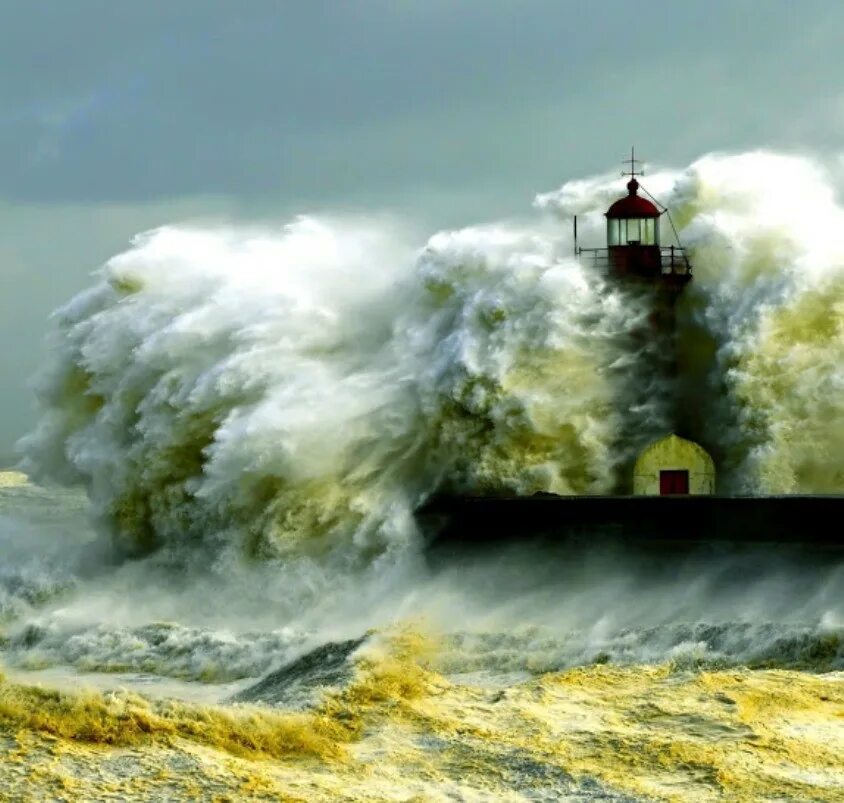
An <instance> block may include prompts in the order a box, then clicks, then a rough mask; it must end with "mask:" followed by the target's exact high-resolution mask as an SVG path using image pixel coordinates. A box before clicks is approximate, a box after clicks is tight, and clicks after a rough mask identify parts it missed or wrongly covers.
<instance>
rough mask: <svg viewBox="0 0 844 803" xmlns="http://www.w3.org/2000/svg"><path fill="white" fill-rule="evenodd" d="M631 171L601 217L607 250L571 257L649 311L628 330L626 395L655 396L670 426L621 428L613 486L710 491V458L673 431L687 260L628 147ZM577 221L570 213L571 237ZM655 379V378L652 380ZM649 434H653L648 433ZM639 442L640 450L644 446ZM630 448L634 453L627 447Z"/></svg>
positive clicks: (637, 401) (682, 413)
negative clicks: (635, 356)
mask: <svg viewBox="0 0 844 803" xmlns="http://www.w3.org/2000/svg"><path fill="white" fill-rule="evenodd" d="M625 164H627V165H629V170H627V171H625V172H623V173H622V176H625V177H629V181H628V182H627V195H625V196H623V197H621V198H619V199H618V200H616V201H615V202H614V203H613V204H612V205H611V206H610V207H609V209H607V211H606V212H605V213H604V217H605V218H606V220H607V243H606V247H605V248H578V247H577V245H575V253H576V255H577V257H578V258H579V259H580V260H581V261H583V262H585V263H587V264H591V265H592V266H594V267H595V268H597V269H598V270H600V271H601V272H603V273H604V274H605V275H607V276H609V277H611V278H612V279H613V280H614V281H616V282H618V283H619V284H620V285H622V286H623V287H625V288H626V289H627V290H628V291H629V292H630V293H631V294H633V295H634V296H638V297H640V298H642V299H644V302H645V303H646V304H648V306H649V309H650V315H649V316H648V320H649V323H648V324H646V325H645V326H644V327H638V328H637V329H636V330H635V331H631V332H629V333H628V335H629V337H630V339H631V341H632V342H634V343H637V344H638V345H639V346H640V347H643V346H646V348H641V349H640V353H641V354H643V355H645V356H643V357H640V362H639V365H640V370H642V371H643V376H642V377H641V380H642V381H641V382H639V383H638V384H635V385H634V386H633V387H634V392H635V394H636V395H635V397H634V398H632V399H628V400H627V401H628V403H629V404H630V405H631V407H636V408H640V409H644V408H645V407H647V406H648V405H649V404H653V403H654V401H655V394H659V395H658V398H659V403H660V405H661V406H662V408H663V409H664V410H665V411H666V412H665V417H666V420H667V422H668V425H669V429H668V431H665V432H663V433H662V437H659V435H660V433H658V432H652V433H651V436H652V439H651V442H650V443H649V444H647V445H646V446H645V444H644V443H643V442H642V441H643V439H644V438H645V437H647V434H646V433H644V432H643V431H642V430H641V428H640V426H639V425H638V424H637V423H636V422H635V421H634V420H632V419H631V420H630V421H629V423H628V426H627V427H626V429H625V431H623V432H622V433H621V436H620V442H619V444H618V445H619V448H620V449H621V450H622V453H626V454H627V459H626V460H625V463H624V465H623V466H622V475H623V476H621V477H620V478H619V479H620V484H619V491H620V492H621V493H624V494H629V493H634V494H644V495H654V494H655V495H677V494H709V493H713V491H714V488H715V468H714V463H713V461H712V459H711V458H710V457H709V455H708V454H707V453H706V451H705V450H704V449H703V448H702V447H701V446H699V445H698V444H696V443H694V442H692V441H690V440H687V439H685V438H682V437H678V435H677V432H681V433H684V434H685V432H686V431H687V429H688V423H689V420H690V418H694V416H691V417H690V415H689V413H690V412H691V410H690V406H689V402H690V400H689V399H688V398H683V394H682V393H681V392H680V390H679V387H680V383H679V382H678V381H677V380H678V377H679V369H678V361H677V355H676V336H675V334H676V333H675V329H676V326H675V324H676V317H675V305H676V302H677V299H678V298H679V297H680V295H681V294H682V292H683V289H684V288H685V287H686V285H687V284H688V283H689V282H690V281H691V280H692V266H691V263H690V262H689V259H688V255H687V254H686V251H685V249H684V248H683V247H682V246H681V245H680V243H679V240H678V239H677V233H676V231H675V230H674V226H673V224H672V223H671V217H670V214H669V212H668V210H667V209H666V208H665V207H664V206H661V205H659V204H658V202H657V201H656V200H655V199H653V197H652V196H651V197H650V198H646V197H644V196H645V195H647V194H648V193H647V192H646V191H645V190H644V188H643V187H642V185H641V184H640V183H639V181H638V179H637V176H641V175H643V171H641V170H639V169H637V165H638V160H637V159H636V155H635V152H634V151H633V149H632V148H631V151H630V158H629V159H628V160H625ZM663 221H665V222H667V224H668V227H670V232H671V233H672V234H673V235H674V239H675V241H676V245H663V244H662V242H661V240H660V237H661V234H662V233H663V232H661V228H662V229H665V228H668V227H665V226H661V225H660V224H661V223H663ZM576 242H577V220H576V219H575V243H576ZM657 380H658V381H657ZM654 437H655V439H654ZM643 446H645V448H644V449H643V448H642V447H643ZM631 450H632V451H631Z"/></svg>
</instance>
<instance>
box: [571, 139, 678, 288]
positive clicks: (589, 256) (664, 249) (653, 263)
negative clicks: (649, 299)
mask: <svg viewBox="0 0 844 803" xmlns="http://www.w3.org/2000/svg"><path fill="white" fill-rule="evenodd" d="M638 161H639V160H637V159H636V156H635V152H634V150H633V149H632V148H631V150H630V158H629V159H627V160H626V161H625V164H628V165H629V166H630V169H629V170H628V171H625V172H623V173H622V176H629V177H630V180H629V181H628V182H627V195H626V196H624V197H622V198H619V199H618V200H617V201H615V203H613V204H612V205H611V206H610V208H609V209H608V210H607V211H606V212H605V214H604V216H605V217H606V219H607V246H606V248H578V247H577V219H576V218H575V224H574V225H575V254H576V255H577V257H578V258H580V259H584V260H586V261H588V262H590V263H591V264H593V265H594V266H595V267H598V268H603V269H605V270H607V272H609V273H610V274H611V275H613V276H615V277H616V278H619V279H631V280H638V281H645V282H648V283H659V284H661V285H662V286H664V287H666V288H669V289H671V290H673V291H674V292H675V293H678V292H679V291H680V290H682V288H683V287H684V286H685V285H686V284H687V283H688V282H689V281H690V280H691V278H692V268H691V265H690V264H689V260H688V257H687V255H686V252H685V249H683V248H682V247H681V246H680V245H679V242H678V244H677V245H669V246H663V245H662V244H661V243H660V219H661V218H662V216H663V215H666V216H668V221H669V223H670V222H671V218H670V215H669V214H668V210H667V209H666V208H665V207H662V208H660V207H659V206H658V205H657V203H656V202H655V201H652V200H648V199H647V198H644V197H642V195H640V194H639V193H640V190H642V191H643V192H645V194H648V193H647V191H646V190H644V188H643V187H642V186H641V184H639V182H638V180H637V179H636V176H641V175H643V171H642V170H639V169H637V164H638ZM671 229H672V231H673V229H674V227H673V225H672V226H671ZM674 234H675V239H676V232H674Z"/></svg>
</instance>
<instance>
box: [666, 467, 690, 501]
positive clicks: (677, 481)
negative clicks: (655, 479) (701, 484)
mask: <svg viewBox="0 0 844 803" xmlns="http://www.w3.org/2000/svg"><path fill="white" fill-rule="evenodd" d="M688 492H689V472H688V471H686V470H685V469H684V470H681V471H678V470H676V469H672V470H671V471H660V472H659V494H660V496H667V495H668V494H687V493H688Z"/></svg>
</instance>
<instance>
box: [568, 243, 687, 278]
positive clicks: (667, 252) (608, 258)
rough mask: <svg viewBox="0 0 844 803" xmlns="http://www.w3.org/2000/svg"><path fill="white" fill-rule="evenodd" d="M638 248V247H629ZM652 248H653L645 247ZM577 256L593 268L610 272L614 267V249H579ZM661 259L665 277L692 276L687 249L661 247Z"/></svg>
mask: <svg viewBox="0 0 844 803" xmlns="http://www.w3.org/2000/svg"><path fill="white" fill-rule="evenodd" d="M628 247H630V248H636V247H637V246H635V245H632V246H628ZM644 247H645V248H650V247H651V246H644ZM577 256H578V257H579V258H580V259H582V260H583V261H584V262H586V264H588V265H591V266H592V267H595V268H599V269H603V270H609V269H610V268H612V267H614V265H615V261H614V260H613V257H612V249H609V248H578V249H577ZM659 259H660V266H661V272H662V275H663V276H691V275H692V264H691V262H689V257H688V255H687V254H686V249H685V248H681V247H680V246H676V245H663V246H659Z"/></svg>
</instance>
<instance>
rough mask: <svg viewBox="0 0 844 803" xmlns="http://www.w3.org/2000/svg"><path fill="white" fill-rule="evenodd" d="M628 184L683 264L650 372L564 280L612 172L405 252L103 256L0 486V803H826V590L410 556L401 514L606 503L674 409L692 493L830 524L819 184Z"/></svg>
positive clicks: (223, 249) (64, 323)
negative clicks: (796, 504)
mask: <svg viewBox="0 0 844 803" xmlns="http://www.w3.org/2000/svg"><path fill="white" fill-rule="evenodd" d="M645 183H646V186H647V187H648V189H650V191H651V192H653V193H654V194H656V195H657V196H658V197H660V199H661V200H662V201H663V202H665V203H667V204H668V205H669V206H670V207H671V209H672V214H673V215H674V219H675V222H676V224H677V226H678V228H679V229H680V232H681V236H682V238H683V240H684V243H685V244H687V245H689V247H690V248H691V253H692V259H693V262H694V265H695V281H694V282H693V284H692V285H691V286H690V288H689V289H688V291H687V292H686V294H685V296H684V299H683V301H682V302H681V306H680V308H679V309H678V350H679V354H680V362H681V368H682V370H681V372H680V374H679V376H677V377H673V378H666V377H665V376H664V375H663V374H661V373H660V372H659V371H658V370H655V368H654V366H655V364H656V363H655V360H654V349H655V345H654V344H653V343H648V342H643V341H642V339H641V338H636V337H631V332H635V331H636V330H637V329H639V328H641V326H642V324H643V321H645V320H646V318H647V314H648V299H647V298H646V297H642V296H641V295H634V294H631V293H629V292H627V291H625V290H624V289H623V288H619V287H616V286H612V285H610V284H608V283H607V282H606V280H605V277H603V276H601V275H600V274H598V273H597V272H595V271H593V270H592V269H590V268H589V266H588V265H583V264H580V263H578V262H577V261H576V260H574V259H573V258H572V256H571V245H572V244H571V241H570V239H569V231H568V224H567V223H566V222H565V218H566V216H570V215H571V214H572V213H575V212H576V213H577V214H578V215H579V220H580V221H581V237H583V238H585V239H589V238H591V239H592V240H594V242H595V244H596V245H597V244H600V242H601V238H602V234H601V222H602V217H601V213H602V211H603V210H604V209H605V208H606V206H607V205H608V204H609V202H610V201H611V200H612V199H613V198H614V197H615V196H616V195H617V194H618V193H619V187H618V183H617V182H616V181H614V180H611V179H610V177H607V176H603V177H595V178H591V179H586V180H582V181H576V182H570V183H569V184H566V185H565V186H563V187H562V188H560V189H559V190H557V191H554V192H551V193H547V194H544V195H541V196H538V198H537V202H536V207H537V209H536V210H535V211H534V213H533V216H532V217H529V218H528V217H526V219H525V220H523V221H519V222H512V221H511V222H506V223H496V224H491V225H486V226H479V227H473V228H468V229H464V230H460V231H454V232H441V233H438V234H435V235H434V236H433V237H431V238H430V240H429V241H428V242H427V243H426V244H423V245H421V246H420V245H419V244H418V243H413V242H412V241H411V238H409V237H408V235H406V234H403V233H402V232H401V231H399V230H396V228H395V227H394V226H388V225H386V224H384V223H383V222H372V221H362V220H341V219H336V218H330V217H324V218H310V219H305V218H302V219H298V220H295V221H293V222H291V223H288V224H286V225H284V226H280V227H279V228H278V229H277V230H270V229H266V228H264V229H261V230H258V229H254V230H248V229H242V228H240V229H235V228H231V229H220V228H217V229H208V230H200V229H190V228H184V227H179V226H173V227H166V228H163V229H159V230H156V231H154V232H148V233H145V234H143V235H140V236H139V237H138V239H137V241H136V242H135V243H134V244H133V246H132V248H131V249H130V250H129V251H127V252H126V253H124V254H121V255H118V256H117V257H115V258H114V259H112V260H111V261H110V262H109V263H107V264H106V265H105V266H104V267H103V269H102V270H101V272H100V274H99V275H98V277H97V279H96V282H95V284H94V286H92V288H91V289H90V290H88V291H86V292H84V293H82V294H81V295H80V296H78V297H77V298H75V299H72V300H71V301H70V302H69V303H68V304H67V305H66V306H65V307H63V308H62V309H60V310H58V311H57V313H56V315H55V326H54V331H53V334H52V335H51V337H52V349H51V353H52V358H51V361H50V363H49V364H48V365H47V366H45V368H44V370H43V372H42V374H41V376H40V378H39V380H38V386H37V393H38V398H39V403H40V404H41V406H42V410H43V415H42V418H41V422H40V424H39V426H38V427H37V429H36V430H35V431H34V432H33V433H31V434H30V435H28V436H27V437H26V438H24V440H23V441H22V443H21V453H22V465H21V468H22V469H23V471H25V472H26V473H25V474H22V473H12V472H6V473H2V474H0V554H2V562H0V665H2V673H3V679H2V682H0V740H2V743H3V749H4V753H3V755H4V758H3V760H2V762H0V774H2V777H0V788H2V789H3V790H4V794H5V795H6V796H7V797H8V798H9V799H21V800H39V801H40V800H51V799H55V800H61V799H64V800H78V799H82V800H108V799H115V800H118V799H137V800H174V799H208V800H213V799H218V800H253V799H254V800H261V799H266V800H279V799H282V800H304V801H311V800H396V801H408V800H419V801H422V800H425V801H428V800H430V801H450V800H462V801H486V800H490V801H492V800H495V801H497V800H514V801H516V800H518V801H521V800H530V801H533V800H549V801H550V800H561V799H563V800H618V801H650V800H676V801H687V800H693V801H694V800H701V801H705V800H737V801H741V800H746V801H757V800H778V801H779V800H794V801H804V800H818V801H834V800H844V760H842V756H844V560H842V559H839V558H838V557H837V556H835V555H834V554H824V555H819V554H815V553H813V552H812V551H811V550H810V549H808V548H803V549H801V548H799V547H795V548H788V549H786V548H784V547H783V548H771V547H765V548H753V549H751V548H740V547H737V546H733V547H730V546H724V545H722V546H719V547H715V546H710V547H705V548H701V549H698V550H695V551H691V550H690V551H689V552H688V553H686V554H679V553H672V554H671V555H667V554H666V555H660V554H659V553H653V552H652V553H649V554H643V553H641V552H636V551H633V550H631V549H629V548H626V547H625V545H624V544H618V543H616V544H615V545H613V546H609V545H607V544H605V543H604V544H601V543H598V542H596V544H594V545H593V546H591V547H587V546H583V545H580V546H577V547H575V546H572V545H567V544H565V543H560V544H557V545H554V544H547V543H546V544H544V545H540V544H535V543H530V542H528V541H525V540H524V539H522V538H520V534H519V533H518V532H514V533H513V541H512V543H510V544H507V545H504V546H500V547H492V546H490V547H489V548H480V549H478V550H476V551H474V552H469V553H466V552H464V553H460V554H459V555H458V554H453V555H444V554H440V555H439V556H438V557H437V559H436V560H433V559H432V556H431V553H430V551H429V550H428V549H427V548H426V543H427V539H428V537H429V535H430V534H428V533H425V532H423V531H420V529H419V527H418V526H417V525H416V523H415V520H414V516H413V511H414V510H415V509H416V508H417V507H418V506H419V505H420V504H422V503H423V502H424V501H425V500H426V499H427V498H429V496H430V495H431V494H433V493H436V492H437V491H439V490H448V491H451V492H461V491H467V492H472V493H478V492H488V491H505V492H508V493H513V492H515V493H532V492H536V491H551V492H555V493H560V494H571V493H576V494H581V493H610V492H612V491H613V490H614V489H615V488H616V487H618V484H619V481H620V475H621V473H622V472H623V470H624V466H625V465H626V464H627V463H628V461H629V458H630V456H631V454H634V453H635V452H636V451H637V450H638V449H639V448H641V446H642V445H643V444H645V443H647V442H648V441H649V440H650V439H652V438H653V437H656V436H658V435H660V434H662V433H663V432H664V431H665V428H666V427H668V426H670V424H669V418H668V416H669V401H670V399H671V398H672V397H676V396H677V395H678V394H679V395H680V396H681V397H683V398H687V399H694V400H695V404H696V405H697V406H698V408H699V410H700V411H701V412H700V414H699V415H697V416H696V417H693V419H692V426H693V427H695V428H696V431H695V433H694V435H695V437H696V439H698V440H700V441H701V442H702V443H704V444H705V445H706V446H707V447H708V448H709V449H710V451H712V453H713V454H715V455H716V456H717V459H718V463H719V469H720V479H719V482H720V484H721V490H722V491H724V492H727V493H747V492H751V493H758V492H776V493H789V492H799V493H830V492H832V493H841V491H842V488H844V404H842V399H844V396H843V395H842V390H844V368H842V366H844V237H842V235H841V233H840V232H841V231H844V227H842V225H841V224H842V222H844V214H843V213H842V209H841V207H840V206H839V204H838V201H837V193H838V188H837V187H836V186H835V184H834V181H833V179H832V178H831V177H830V176H829V175H828V174H827V173H826V172H825V171H824V169H823V167H822V166H821V165H820V164H818V163H816V162H813V161H811V160H809V159H806V158H801V157H795V156H782V155H777V154H771V153H763V152H758V153H748V154H739V155H710V156H707V157H704V158H702V159H700V160H699V161H698V162H696V163H694V164H693V165H690V166H689V167H688V168H686V169H685V170H682V171H665V172H663V173H658V174H656V175H654V176H653V177H648V178H647V180H646V182H645ZM783 184H788V185H789V186H791V187H792V188H793V191H792V194H791V197H793V196H794V194H795V193H796V194H798V195H799V196H800V197H801V199H802V204H801V207H800V209H795V208H794V206H793V204H791V203H789V202H788V200H787V199H782V198H781V195H780V193H779V190H780V188H781V187H782V186H783ZM561 218H562V219H561ZM678 526H682V523H679V524H678ZM805 526H806V527H807V529H808V528H810V527H815V526H819V523H818V522H806V525H805Z"/></svg>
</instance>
